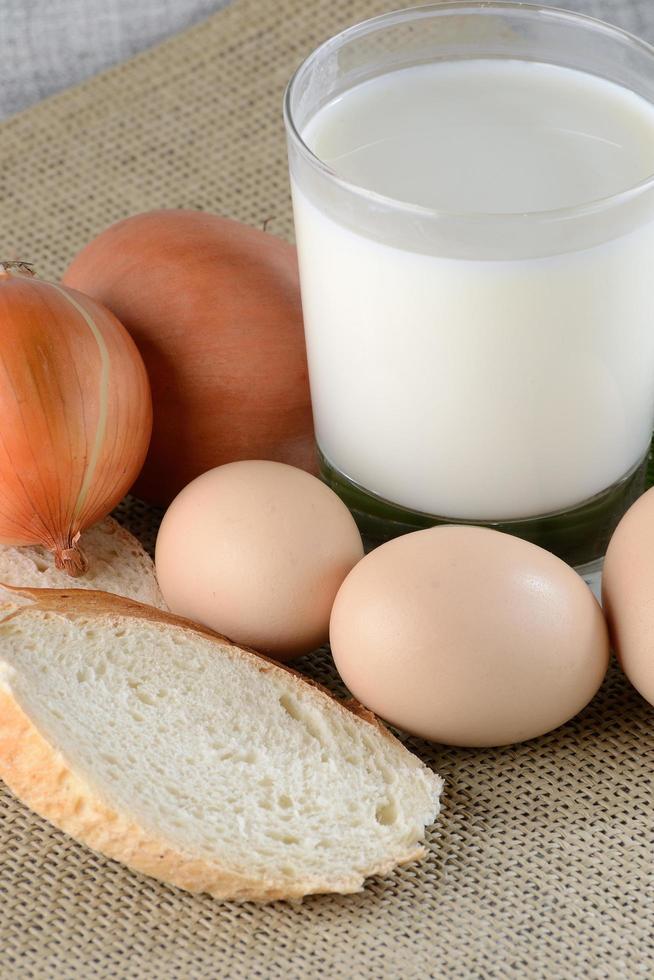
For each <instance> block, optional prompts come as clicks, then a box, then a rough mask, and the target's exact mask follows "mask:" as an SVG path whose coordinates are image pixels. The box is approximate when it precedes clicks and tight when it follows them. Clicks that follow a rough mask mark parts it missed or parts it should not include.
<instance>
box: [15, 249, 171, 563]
mask: <svg viewBox="0 0 654 980" xmlns="http://www.w3.org/2000/svg"><path fill="white" fill-rule="evenodd" d="M11 266H12V263H7V264H5V265H2V266H0V543H3V544H13V545H30V544H40V545H43V546H45V547H47V548H49V549H50V550H51V551H53V552H54V555H55V560H56V564H57V567H59V568H64V569H65V570H66V571H68V572H69V573H70V574H71V575H73V576H75V575H79V574H81V573H82V572H83V571H85V569H86V561H85V558H84V556H83V553H82V552H81V550H80V548H79V545H78V540H79V536H80V533H81V532H82V531H83V530H84V529H85V528H87V527H89V526H90V525H91V524H94V523H95V522H96V521H98V520H100V519H101V518H103V517H105V516H106V515H107V514H108V513H109V511H110V510H111V509H112V508H113V507H115V505H116V504H117V503H118V502H119V501H120V500H121V499H122V497H123V496H124V495H125V494H126V493H127V491H128V490H129V488H130V487H131V485H132V483H133V482H134V480H135V479H136V477H137V476H138V473H139V471H140V469H141V467H142V465H143V461H144V459H145V455H146V453H147V449H148V444H149V441H150V433H151V429H152V400H151V396H150V386H149V382H148V377H147V374H146V370H145V366H144V364H143V361H142V359H141V357H140V355H139V353H138V350H137V349H136V346H135V344H134V342H133V340H132V339H131V337H130V336H129V334H128V333H127V331H126V330H125V328H124V327H123V326H122V324H121V323H120V322H119V321H118V319H117V318H116V317H115V316H114V314H112V313H111V312H110V311H109V310H108V309H106V308H105V307H103V306H102V305H101V304H99V303H98V302H96V301H95V300H93V299H91V298H89V297H88V296H85V295H83V294H82V293H79V292H77V291H76V290H74V289H69V288H67V287H64V286H60V285H58V284H56V283H49V282H45V281H43V280H40V279H37V278H35V277H32V276H31V275H30V274H29V273H28V272H27V271H25V268H24V266H19V267H18V269H17V270H14V269H12V268H11Z"/></svg>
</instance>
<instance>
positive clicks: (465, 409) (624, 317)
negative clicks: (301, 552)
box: [285, 2, 654, 567]
mask: <svg viewBox="0 0 654 980" xmlns="http://www.w3.org/2000/svg"><path fill="white" fill-rule="evenodd" d="M479 58H484V59H487V58H492V59H518V60H520V61H525V60H527V61H537V62H541V63H546V64H553V65H559V66H564V67H568V68H575V69H580V70H582V71H585V72H588V73H590V74H592V75H596V76H600V77H601V78H605V79H608V80H610V81H613V82H616V83H618V84H620V85H622V86H624V87H625V88H627V89H630V90H632V91H633V92H636V93H637V94H638V95H640V96H643V97H644V98H645V99H647V100H648V101H649V102H652V103H654V49H653V48H652V47H650V46H649V45H647V44H645V43H644V42H642V41H640V40H638V39H637V38H635V37H632V36H630V35H628V34H626V33H624V32H622V31H620V30H618V29H616V28H613V27H610V26H608V25H606V24H603V23H601V22H599V21H595V20H592V19H590V18H587V17H583V16H579V15H577V14H572V13H568V12H565V11H560V10H553V9H552V8H540V7H536V6H528V5H525V4H521V3H520V4H518V3H515V4H514V3H487V2H483V3H438V4H433V5H428V6H422V7H416V8H411V9H408V10H402V11H397V12H394V13H389V14H386V15H383V16H381V17H376V18H374V19H373V20H370V21H367V22H365V23H362V24H359V25H356V26H354V27H351V28H350V29H348V30H346V31H344V32H343V33H342V34H339V35H338V36H336V37H334V38H332V39H331V40H329V41H327V42H326V43H325V44H323V45H322V46H321V47H319V48H318V49H317V50H316V51H315V52H314V53H313V54H312V55H311V56H310V57H309V58H307V60H306V61H305V62H304V63H303V64H302V65H301V66H300V68H299V69H298V71H297V72H296V74H295V75H294V77H293V78H292V80H291V82H290V84H289V86H288V89H287V93H286V98H285V121H286V127H287V135H288V153H289V165H290V175H291V187H292V192H293V201H294V212H295V227H296V238H297V245H298V256H299V262H300V279H301V285H302V299H303V307H304V316H305V332H306V341H307V351H308V360H309V375H310V381H311V391H312V402H313V409H314V418H315V426H316V435H317V442H318V447H319V451H320V458H321V466H322V476H323V478H324V479H325V480H326V481H327V482H328V483H329V484H330V485H331V486H332V487H333V488H334V489H335V490H336V491H337V492H338V493H339V494H340V495H341V497H342V498H343V499H344V500H345V502H346V503H347V504H348V505H349V507H350V508H351V510H352V511H353V513H354V516H355V517H356V519H357V521H358V522H359V524H360V526H361V528H362V530H363V531H364V533H365V534H367V535H368V536H369V537H370V538H372V539H373V540H377V541H380V540H385V539H387V538H389V537H392V536H394V535H396V534H400V533H403V532H406V531H410V530H415V529H417V528H422V527H427V526H431V525H433V524H437V523H441V522H444V523H449V524H451V523H457V522H462V523H467V524H484V525H487V526H491V527H496V528H498V529H499V530H504V531H509V532H511V533H514V534H518V535H520V536H522V537H525V538H527V539H529V540H532V541H534V542H536V543H537V544H540V545H542V546H544V547H546V548H548V549H549V550H551V551H553V552H555V553H556V554H558V555H560V556H561V557H562V558H564V559H565V560H566V561H568V562H569V563H570V564H572V565H574V566H576V567H587V566H589V565H592V564H593V563H596V562H597V561H598V560H601V558H602V556H603V554H604V552H605V550H606V545H607V543H608V540H609V538H610V535H611V533H612V531H613V529H614V527H615V525H616V524H617V522H618V520H619V519H620V517H621V516H622V514H623V513H624V511H625V510H626V508H627V507H628V506H629V505H630V503H631V502H632V501H633V500H634V499H635V498H636V497H637V496H638V495H639V494H640V493H641V492H642V490H643V489H644V485H645V476H646V469H647V460H648V454H649V448H650V440H651V434H652V426H653V422H654V275H653V271H654V175H652V176H649V177H648V178H647V179H645V180H642V181H641V182H639V183H637V184H636V185H635V186H631V187H629V188H628V189H626V190H624V191H621V192H620V193H617V194H613V195H611V196H609V197H604V198H602V199H600V200H597V201H593V202H591V203H581V204H575V205H572V206H568V207H565V208H559V209H557V210H551V211H538V212H528V211H527V212H519V213H471V212H461V211H459V212H457V211H456V210H454V211H451V212H450V211H447V210H442V209H438V210H436V209H430V208H428V207H423V206H419V205H415V204H408V203H404V202H402V201H399V200H394V199H392V198H390V197H386V196H384V195H383V194H380V193H378V192H376V191H373V190H371V189H369V188H367V187H365V186H361V185H360V184H355V183H352V182H348V180H346V179H344V178H343V177H342V176H339V173H338V171H337V169H334V168H333V167H330V166H328V165H327V164H326V163H325V162H323V161H322V160H320V159H319V158H318V157H317V156H316V155H315V154H314V153H313V152H312V151H311V149H310V148H309V146H308V145H307V144H306V143H305V140H304V138H303V133H304V132H305V127H306V126H307V123H308V122H309V121H310V120H311V119H312V118H313V117H314V115H315V114H316V112H317V111H318V110H320V109H321V108H322V107H323V106H325V105H326V104H327V103H329V102H331V101H332V100H333V99H334V98H336V97H337V96H339V95H341V94H342V93H344V92H346V91H347V90H348V89H350V88H352V87H353V86H356V85H357V84H359V83H361V82H362V81H365V80H367V79H371V78H374V77H375V76H378V75H382V74H386V73H388V72H392V71H395V70H397V69H401V68H406V67H409V66H413V65H419V64H424V63H426V62H433V61H453V60H457V61H460V60H465V59H479ZM443 263H447V265H446V266H445V265H443ZM444 269H447V270H448V274H447V279H446V280H443V281H446V282H447V290H443V294H442V296H439V295H438V292H437V291H436V292H434V293H433V295H430V296H429V297H428V301H426V302H425V306H424V316H423V315H422V314H421V313H420V311H419V310H418V307H416V303H415V301H412V302H408V299H409V291H411V297H412V298H413V300H415V294H416V291H417V292H420V290H421V289H422V288H423V286H425V288H427V286H426V284H428V283H429V282H431V281H433V280H434V277H437V276H441V277H443V276H444V272H443V270H444ZM525 277H526V278H525ZM518 280H520V283H522V284H523V285H522V286H521V287H520V290H519V293H520V295H519V299H516V298H515V297H517V296H518V291H517V287H516V283H517V282H518ZM439 281H440V280H439ZM457 283H458V285H457ZM524 283H528V288H524ZM457 290H458V292H457ZM471 297H474V298H475V299H474V303H473V304H472V305H471V303H472V300H471ZM515 302H520V303H521V304H522V311H523V314H522V315H523V318H522V322H521V325H520V328H519V329H516V328H515V322H514V321H515V309H514V306H512V304H515ZM507 304H508V305H507ZM503 305H504V306H506V308H507V309H509V310H510V311H511V316H512V317H513V320H512V323H513V326H512V328H511V330H510V331H509V330H508V328H507V331H504V330H500V329H498V324H501V323H502V322H503V321H502V315H501V313H502V309H503ZM409 307H410V309H411V311H412V312H411V314H410V315H407V316H403V314H402V310H403V309H404V308H409ZM417 310H418V312H417ZM473 321H474V322H473ZM473 327H474V329H475V330H477V331H478V333H477V335H476V336H480V337H482V339H483V343H482V347H484V350H485V352H484V351H482V350H479V349H478V345H477V347H473V346H470V347H469V349H468V354H467V360H466V359H465V358H463V355H462V351H461V350H458V349H455V348H456V345H457V344H459V345H460V343H461V338H462V337H464V336H465V332H466V330H468V329H473ZM486 328H487V329H486ZM480 331H481V332H480ZM435 338H436V339H437V340H438V343H436V340H435ZM475 343H477V342H476V341H475ZM444 346H445V347H446V348H447V350H448V351H450V353H451V352H452V351H454V354H452V357H453V358H454V360H453V361H452V363H453V364H454V369H451V370H448V373H447V375H446V374H445V373H444V371H445V368H444V366H443V363H442V359H439V351H442V350H443V347H444ZM484 358H485V361H484ZM484 363H486V364H487V365H488V371H487V372H486V373H484ZM450 368H451V364H450Z"/></svg>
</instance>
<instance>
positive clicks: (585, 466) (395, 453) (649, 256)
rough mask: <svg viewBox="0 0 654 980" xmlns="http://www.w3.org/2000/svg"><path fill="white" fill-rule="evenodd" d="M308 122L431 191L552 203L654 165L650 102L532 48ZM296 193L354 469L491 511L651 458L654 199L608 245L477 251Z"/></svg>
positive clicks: (372, 173) (323, 396)
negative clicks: (459, 253)
mask: <svg viewBox="0 0 654 980" xmlns="http://www.w3.org/2000/svg"><path fill="white" fill-rule="evenodd" d="M303 136H304V139H305V141H306V142H307V143H308V145H309V146H310V148H311V149H312V150H313V152H314V153H315V154H316V155H317V156H318V157H319V158H320V159H321V160H322V161H324V162H325V163H326V164H327V165H328V166H329V167H330V168H332V169H333V170H334V171H335V173H336V174H337V175H338V176H339V177H340V178H343V179H344V180H346V181H348V182H350V183H352V184H355V185H360V186H361V187H363V188H366V189H367V190H369V191H372V192H374V194H373V196H374V195H383V196H384V197H387V198H393V199H395V200H399V201H402V202H407V204H409V205H411V206H412V207H416V208H418V209H419V208H430V209H437V210H442V211H447V212H457V213H472V212H484V213H492V214H513V213H521V212H545V211H553V210H554V209H561V208H569V207H575V206H577V205H580V204H587V205H591V204H592V202H595V201H598V200H600V199H602V198H605V197H607V196H609V195H613V194H616V193H619V192H621V191H623V190H627V189H628V188H630V187H633V186H634V185H636V184H638V183H639V182H640V181H642V180H644V179H646V178H647V177H648V176H649V175H650V174H652V173H654V107H653V106H652V105H651V104H650V103H648V102H647V101H645V100H644V99H643V98H641V97H640V96H638V95H636V94H635V93H633V92H630V91H628V90H626V89H624V88H622V87H621V86H618V85H616V84H613V83H611V82H609V81H606V80H604V79H600V78H598V77H596V76H591V75H588V74H586V73H583V72H580V71H576V70H573V69H567V68H560V67H556V66H552V65H544V64H538V63H534V62H521V61H511V60H472V61H456V62H444V63H436V64H429V65H420V66H416V67H412V68H407V69H402V70H400V71H395V72H393V73H391V74H388V75H384V76H380V77H378V78H375V79H372V80H370V81H367V82H364V83H362V84H360V85H359V86H357V87H356V88H353V89H351V90H350V91H348V92H346V93H345V94H344V95H342V96H340V97H339V98H338V99H336V100H335V101H334V102H332V103H330V104H329V105H327V106H325V107H324V108H323V109H321V110H320V111H319V112H318V113H317V114H316V115H315V116H314V117H313V119H311V120H310V122H309V123H308V125H307V127H306V128H305V131H304V133H303ZM293 197H294V208H295V222H296V234H297V240H298V249H299V257H300V272H301V282H302V297H303V306H304V314H305V325H306V335H307V347H308V355H309V368H310V377H311V386H312V398H313V403H314V415H315V422H316V432H317V438H318V442H319V445H320V448H321V450H322V452H323V453H324V454H325V455H326V456H327V458H328V459H329V461H330V463H332V465H334V466H336V467H337V468H338V469H339V470H340V471H341V472H342V473H344V474H345V475H346V476H347V477H349V478H350V479H352V480H354V481H355V482H356V483H359V484H361V485H362V486H363V487H365V488H366V489H367V490H370V491H372V492H374V493H376V494H378V495H380V496H381V497H384V498H386V499H388V500H391V501H392V502H394V503H398V504H402V505H404V506H407V507H411V508H415V509H418V510H422V511H427V512H428V513H432V514H435V515H440V516H445V517H457V518H464V519H465V518H468V519H482V520H493V519H507V518H519V517H528V516H533V515H537V514H545V513H550V512H552V511H556V510H559V509H564V508H566V507H569V506H572V505H574V504H578V503H581V502H582V501H584V500H586V499H587V498H589V497H591V496H592V495H594V494H596V493H598V492H600V491H601V490H603V489H605V488H606V487H608V486H610V485H611V484H612V483H614V482H615V481H617V480H619V479H620V478H621V477H622V476H623V475H624V474H626V473H627V472H628V471H629V470H630V469H631V468H632V467H633V466H635V465H636V463H637V462H638V461H639V460H640V459H641V458H642V457H643V455H644V453H645V452H646V450H647V447H648V444H649V441H650V438H651V432H652V424H653V421H654V222H653V221H652V220H651V217H650V216H649V215H648V216H644V218H643V221H642V223H640V224H637V226H636V227H635V228H633V229H632V230H630V231H629V233H628V234H619V233H618V234H617V235H616V237H611V236H609V237H608V239H607V240H606V241H603V242H601V243H600V244H597V245H594V246H593V247H591V248H584V249H580V250H575V249H574V248H573V249H572V250H566V251H563V252H562V253H561V254H555V255H546V256H544V257H539V258H526V259H522V258H519V257H518V258H511V259H502V260H492V259H491V260H489V259H487V258H484V259H479V260H476V259H474V258H471V259H461V258H450V257H448V256H447V255H443V254H438V253H436V254H434V253H433V252H427V251H425V248H424V245H423V244H420V243H418V242H416V246H415V248H404V247H403V248H398V247H395V246H393V245H391V244H388V243H387V242H385V241H384V240H383V237H384V236H383V235H381V236H380V237H379V238H376V237H375V236H374V235H372V234H371V233H370V229H369V228H368V229H367V231H366V233H365V234H362V233H359V232H358V231H357V229H356V222H354V223H353V221H352V220H351V219H350V217H348V219H347V220H343V221H339V220H338V217H337V216H335V215H334V213H333V208H332V209H331V210H330V211H329V215H328V213H327V211H328V209H327V208H323V207H322V206H321V201H320V199H319V197H316V195H315V194H312V195H311V196H309V195H307V194H305V192H304V190H303V189H302V188H301V187H299V186H298V185H297V183H296V182H294V186H293ZM571 220H572V219H571ZM498 233H499V232H498ZM473 245H474V242H473Z"/></svg>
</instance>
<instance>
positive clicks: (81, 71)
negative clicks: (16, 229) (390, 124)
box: [0, 0, 654, 118]
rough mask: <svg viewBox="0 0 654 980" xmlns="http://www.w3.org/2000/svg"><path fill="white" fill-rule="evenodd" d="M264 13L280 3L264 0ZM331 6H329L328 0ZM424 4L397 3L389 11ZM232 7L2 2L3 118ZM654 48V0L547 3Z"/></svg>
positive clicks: (105, 0) (158, 1) (124, 1)
mask: <svg viewBox="0 0 654 980" xmlns="http://www.w3.org/2000/svg"><path fill="white" fill-rule="evenodd" d="M260 2H261V4H262V5H265V4H274V2H275V0H260ZM325 2H326V3H328V2H329V0H325ZM412 2H416V0H389V2H388V7H389V9H392V8H393V7H402V6H409V5H410V4H411V3H412ZM228 3H229V0H0V118H3V117H5V116H8V115H11V114H12V113H14V112H17V111H18V110H19V109H24V108H26V107H27V106H29V105H33V104H34V103H35V102H38V101H39V100H40V99H42V98H44V97H45V96H46V95H50V94H51V93H52V92H58V91H60V90H61V89H64V88H67V87H68V86H69V85H73V84H74V83H75V82H78V81H81V80H82V79H84V78H88V77H89V76H90V75H93V74H95V73H96V72H98V71H101V70H102V69H103V68H107V67H108V66H109V65H114V64H117V63H118V62H120V61H124V60H125V59H126V58H129V57H130V55H133V54H136V53H137V52H138V51H142V50H143V49H144V48H147V47H150V46H151V45H153V44H156V43H157V42H158V41H161V40H163V39H164V38H166V37H169V36H171V35H172V34H175V33H177V32H178V31H181V30H183V29H184V28H185V27H188V26H190V25H191V24H194V23H196V22H197V21H199V20H201V19H202V18H203V17H206V16H208V15H209V14H211V13H213V12H214V11H215V10H219V9H220V8H221V7H225V6H227V4H228ZM544 3H545V4H546V5H548V6H567V7H569V8H570V9H572V10H578V11H581V12H584V13H589V14H592V15H594V16H595V17H601V18H602V19H604V20H608V21H611V22H612V23H614V24H618V25H619V26H621V27H624V28H625V29H627V30H630V31H632V32H633V33H635V34H639V35H640V36H641V37H644V38H646V39H647V40H649V41H654V0H560V2H554V0H544Z"/></svg>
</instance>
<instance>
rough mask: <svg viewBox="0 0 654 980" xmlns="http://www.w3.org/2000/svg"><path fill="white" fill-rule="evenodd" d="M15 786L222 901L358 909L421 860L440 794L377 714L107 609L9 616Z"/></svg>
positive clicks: (50, 602) (226, 649)
mask: <svg viewBox="0 0 654 980" xmlns="http://www.w3.org/2000/svg"><path fill="white" fill-rule="evenodd" d="M0 777H2V778H3V779H4V780H5V782H6V783H7V785H8V786H9V788H10V789H11V790H12V791H13V792H14V793H15V795H16V796H17V797H19V798H20V799H21V800H23V801H24V802H25V803H26V804H27V805H28V806H30V807H32V809H34V810H35V811H36V812H37V813H39V814H41V816H43V817H45V818H46V819H48V820H50V821H51V822H52V823H53V824H55V825H56V826H58V827H60V828H61V829H62V830H64V831H66V832H67V833H68V834H70V835H71V836H73V837H75V838H77V839H78V840H79V841H82V842H84V843H85V844H87V845H88V846H89V847H92V848H94V849H95V850H97V851H100V852H102V853H103V854H105V855H107V856H109V857H111V858H115V859H117V860H119V861H122V862H124V863H125V864H127V865H129V866H131V867H132V868H134V869H136V870H139V871H142V872H144V873H146V874H149V875H152V876H154V877H155V878H159V879H161V880H162V881H167V882H169V883H171V884H173V885H177V886H178V887H180V888H185V889H188V890H189V891H202V892H209V893H210V894H212V895H214V896H216V897H217V898H221V899H236V900H244V899H252V900H256V901H267V900H272V899H290V898H300V897H302V896H304V895H307V894H309V893H312V892H353V891H357V890H359V889H360V888H361V887H362V885H363V882H364V879H365V878H366V877H367V876H368V875H374V874H386V873H387V872H390V871H391V870H392V869H393V868H394V867H395V866H396V865H399V864H403V863H405V862H407V861H412V860H414V859H416V858H419V857H421V856H422V854H423V848H422V847H421V844H420V842H421V840H422V839H423V836H424V827H425V825H427V824H430V823H431V822H432V821H433V820H434V819H435V817H436V815H437V813H438V809H439V796H440V791H441V788H442V782H441V780H440V779H439V777H438V776H436V775H435V774H434V773H433V772H432V771H431V770H430V769H428V768H427V767H426V766H425V765H423V763H422V762H420V760H419V759H417V758H416V757H415V756H413V755H412V754H411V753H410V752H408V751H407V750H406V749H405V748H404V747H403V746H402V744H401V743H400V742H398V741H397V739H395V738H394V737H393V736H392V735H391V734H390V733H389V732H388V731H387V730H386V729H385V728H384V727H383V726H381V725H380V724H379V723H378V722H377V720H376V719H375V718H374V716H373V715H371V714H370V713H368V712H366V711H365V710H364V709H361V708H360V706H358V705H356V704H353V703H350V702H347V703H341V702H339V701H337V700H335V699H334V698H333V697H331V696H330V695H329V694H328V693H327V692H325V691H324V690H323V689H321V688H319V687H317V686H315V685H312V684H310V683H308V682H307V681H306V680H304V679H302V678H301V677H300V676H299V675H298V674H296V673H295V672H293V671H291V670H289V669H288V668H285V667H282V666H280V665H279V664H276V663H273V662H271V661H267V660H265V659H264V658H262V657H259V656H258V655H256V654H254V653H252V652H250V651H248V650H245V649H242V648H239V647H236V646H234V645H233V644H231V643H229V641H227V640H225V639H224V638H222V637H219V636H218V635H216V634H215V633H212V632H211V631H209V630H207V629H204V628H202V627H199V626H197V625H195V624H193V623H190V622H188V621H187V620H183V619H180V618H179V617H176V616H172V615H171V614H167V613H163V612H159V611H157V610H155V609H153V608H150V607H147V606H145V605H141V604H139V603H135V602H131V601H129V600H125V599H119V598H117V597H115V596H110V595H107V594H106V593H97V592H83V591H76V590H69V591H54V590H32V589H21V590H11V597H10V599H9V601H7V602H6V603H5V604H4V606H3V607H2V608H1V609H0Z"/></svg>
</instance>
